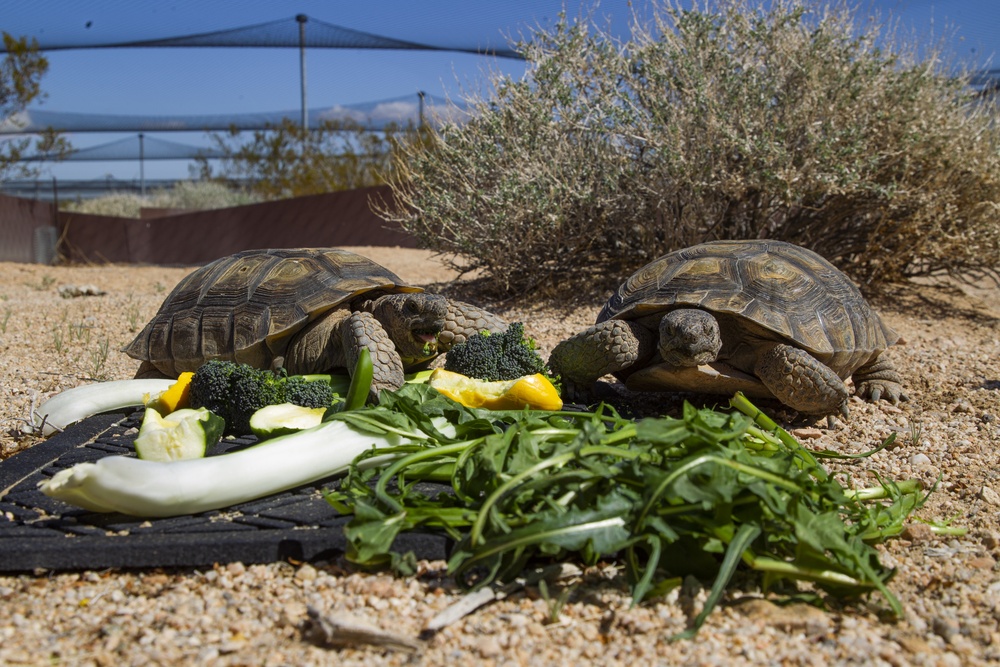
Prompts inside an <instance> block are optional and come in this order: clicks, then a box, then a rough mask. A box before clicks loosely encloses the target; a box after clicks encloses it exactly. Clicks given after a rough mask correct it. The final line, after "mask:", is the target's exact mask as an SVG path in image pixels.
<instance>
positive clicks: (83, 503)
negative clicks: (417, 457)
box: [39, 421, 409, 517]
mask: <svg viewBox="0 0 1000 667" xmlns="http://www.w3.org/2000/svg"><path fill="white" fill-rule="evenodd" d="M406 442H409V440H408V439H406V438H403V437H401V436H399V435H394V434H388V435H375V434H372V433H365V432H363V431H360V430H358V429H355V428H353V427H351V426H349V425H348V424H346V423H344V422H342V421H331V422H327V423H325V424H321V425H319V426H316V427H314V428H311V429H308V430H305V431H300V432H298V433H293V434H291V435H285V436H281V437H278V438H274V439H271V440H267V441H265V442H264V443H262V444H259V445H255V446H253V447H249V448H247V449H244V450H240V451H237V452H233V453H230V454H222V455H219V456H209V457H206V458H201V459H190V460H184V461H170V462H157V461H144V460H141V459H135V458H131V457H126V456H108V457H105V458H103V459H99V460H98V461H97V462H96V463H78V464H77V465H75V466H73V467H72V468H67V469H66V470H61V471H59V472H58V473H56V474H55V475H53V476H52V477H51V478H50V479H47V480H45V481H43V482H40V483H39V488H40V489H41V490H42V492H43V493H44V494H45V495H47V496H51V497H53V498H57V499H59V500H63V501H65V502H68V503H71V504H73V505H77V506H79V507H82V508H84V509H87V510H91V511H94V512H121V513H123V514H129V515H132V516H144V517H166V516H177V515H181V514H195V513H198V512H207V511H210V510H216V509H222V508H224V507H229V506H231V505H235V504H238V503H242V502H247V501H250V500H254V499H256V498H262V497H264V496H268V495H271V494H274V493H279V492H281V491H286V490H288V489H291V488H294V487H296V486H300V485H302V484H308V483H310V482H314V481H316V480H319V479H323V478H325V477H330V476H331V475H336V474H339V473H343V472H345V471H346V470H347V468H348V466H349V465H350V464H351V462H352V461H353V460H354V459H355V457H357V456H358V455H359V454H362V453H363V452H365V451H367V450H369V449H371V448H372V447H378V448H381V447H393V446H397V445H400V444H404V443H406ZM380 458H384V457H376V458H373V459H371V463H372V464H375V463H377V462H378V460H379V459H380Z"/></svg>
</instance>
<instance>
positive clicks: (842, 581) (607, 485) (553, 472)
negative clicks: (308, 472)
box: [326, 385, 926, 635]
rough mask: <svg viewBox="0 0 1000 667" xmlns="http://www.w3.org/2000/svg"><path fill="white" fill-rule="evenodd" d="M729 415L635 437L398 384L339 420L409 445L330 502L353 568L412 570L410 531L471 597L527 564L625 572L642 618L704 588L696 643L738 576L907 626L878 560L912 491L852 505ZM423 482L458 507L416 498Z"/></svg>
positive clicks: (913, 504) (364, 461) (644, 425)
mask: <svg viewBox="0 0 1000 667" xmlns="http://www.w3.org/2000/svg"><path fill="white" fill-rule="evenodd" d="M732 406H733V407H734V408H736V410H735V411H733V412H731V413H728V412H720V411H714V410H709V409H700V410H699V409H695V408H694V407H693V406H691V405H685V407H684V411H683V416H682V417H681V418H679V419H677V418H669V417H662V418H649V419H643V420H641V421H632V420H628V419H624V418H622V417H621V416H619V415H618V414H617V413H615V412H614V411H613V410H612V409H610V408H608V407H606V406H599V407H598V408H597V409H595V411H593V412H568V411H560V412H546V411H523V412H502V413H501V412H489V411H482V410H472V409H467V408H464V407H462V406H460V405H458V404H457V403H454V402H453V401H450V400H447V399H445V398H443V397H441V396H440V395H437V394H436V393H435V392H434V391H433V390H431V389H430V388H428V387H426V386H422V385H408V386H406V387H404V388H403V389H402V390H400V391H399V392H395V393H392V394H388V393H386V394H383V396H382V403H381V405H379V406H378V407H376V408H370V409H364V410H358V411H354V412H345V413H340V414H338V415H336V417H335V418H337V419H343V420H345V421H347V422H349V423H350V424H351V425H353V426H355V427H356V428H361V429H364V430H366V431H370V432H372V433H376V434H382V435H384V434H392V433H395V434H399V435H403V436H404V437H406V438H410V439H412V440H413V444H409V445H406V446H402V447H397V448H392V449H385V448H382V449H379V450H378V452H377V453H376V452H372V453H371V454H363V455H362V456H360V457H358V459H356V460H355V462H354V464H353V465H352V467H351V470H350V472H349V474H348V475H347V477H346V478H345V479H344V480H343V481H342V483H341V485H340V487H339V489H338V490H336V491H327V492H326V495H327V499H328V500H329V501H330V502H331V503H332V504H333V505H334V506H335V507H336V508H337V509H338V510H340V511H341V512H345V513H351V514H353V515H354V516H353V517H352V519H351V521H350V523H349V525H348V527H347V535H348V539H349V543H350V549H351V552H350V554H349V556H350V558H351V559H353V560H354V561H355V562H357V563H359V564H364V565H384V564H387V563H390V562H392V563H394V564H396V565H399V564H401V563H405V560H406V559H405V554H397V553H394V552H393V550H392V545H393V541H394V539H395V537H396V536H397V535H398V534H399V533H400V532H402V531H409V530H413V529H420V530H430V531H440V532H443V533H446V534H447V535H449V536H450V537H452V538H453V539H454V540H455V542H456V545H455V548H454V551H453V553H452V555H451V558H450V560H449V569H450V571H451V572H452V573H453V574H455V575H456V577H457V578H459V580H460V581H462V582H463V583H465V584H467V585H471V586H483V585H486V584H488V583H490V582H494V581H511V580H513V578H514V577H516V576H517V575H518V574H519V573H520V572H521V571H522V569H523V568H524V566H525V565H526V564H527V562H528V561H529V560H531V559H536V558H559V559H564V558H577V559H579V560H582V561H583V562H584V563H585V564H593V563H595V562H597V561H599V560H600V559H605V558H612V557H614V558H618V559H620V561H621V562H622V563H623V564H624V568H625V571H626V573H627V576H628V579H629V582H630V585H631V591H632V597H633V602H635V603H638V602H640V601H642V600H644V599H646V598H648V597H652V596H656V595H660V594H663V593H665V592H667V591H668V590H670V589H671V588H672V587H674V586H676V585H679V583H680V581H681V579H682V578H683V577H684V576H686V575H694V576H697V577H699V578H701V579H709V580H712V579H714V583H713V585H712V589H711V593H710V595H709V599H708V601H707V603H706V605H705V608H704V610H703V611H702V612H701V614H700V615H699V616H698V617H697V618H696V619H695V621H694V623H693V627H692V628H691V629H690V630H689V631H688V633H686V634H688V635H690V634H693V633H694V632H696V631H697V629H698V627H700V625H701V624H702V623H703V622H704V620H705V617H706V616H707V615H708V614H709V613H710V612H711V610H712V608H713V607H714V606H715V605H716V604H717V603H718V601H719V599H720V597H721V595H722V593H723V591H724V589H725V588H726V586H727V585H728V584H729V582H730V581H731V579H732V577H733V575H734V573H736V571H737V570H738V569H739V568H740V567H741V566H742V567H743V568H745V569H747V570H748V571H750V572H757V573H759V574H760V576H761V585H762V586H764V587H765V588H767V589H771V588H774V587H775V586H776V585H783V584H787V583H790V582H795V581H810V582H813V583H814V584H815V586H816V587H818V589H820V590H822V591H825V592H826V593H827V594H829V595H832V596H834V597H837V598H841V599H846V598H853V597H857V596H861V595H864V594H867V593H870V592H871V591H873V590H877V591H879V592H881V594H882V595H883V596H884V597H885V599H886V600H887V601H888V604H889V606H890V607H891V609H892V612H893V613H894V614H896V615H898V614H900V613H901V611H902V609H901V606H900V603H899V601H898V599H897V598H896V597H895V595H893V593H892V592H891V591H890V590H889V589H888V588H887V582H888V581H889V579H890V578H891V576H892V574H893V572H892V570H890V569H888V568H886V567H885V566H883V565H882V564H881V563H880V561H879V556H878V552H877V551H876V549H875V548H874V547H873V546H872V544H873V543H874V542H877V541H879V540H882V539H884V538H886V537H888V536H891V535H895V534H897V533H898V532H899V531H900V530H901V529H902V526H903V523H904V521H905V520H906V518H907V517H908V516H909V515H910V514H911V513H912V512H913V511H914V510H915V509H917V508H919V507H920V506H922V504H923V503H924V501H925V500H926V497H925V496H924V495H923V494H922V493H921V491H920V487H919V484H918V483H916V482H915V481H903V482H899V483H894V482H891V481H887V480H880V484H879V486H878V487H875V488H873V489H865V490H861V491H852V490H850V489H848V488H846V487H845V486H843V485H842V484H841V483H840V482H838V481H837V480H836V479H835V478H834V477H833V476H831V475H830V474H828V472H827V471H826V470H825V469H824V468H823V467H822V466H821V465H820V464H819V463H818V461H817V460H816V458H815V456H814V455H813V454H812V453H811V452H809V451H808V450H806V449H805V448H803V447H802V446H801V445H799V443H798V442H797V441H796V440H795V439H794V438H792V437H791V436H790V435H789V434H788V433H787V432H785V431H783V430H782V429H780V428H779V427H777V425H776V424H774V422H773V421H771V420H770V419H769V418H768V417H766V416H765V415H763V414H762V413H760V412H759V411H758V410H757V409H756V408H755V407H754V406H753V405H752V404H750V402H749V401H747V400H746V399H745V398H744V397H743V396H742V395H739V394H737V395H736V397H735V398H734V399H733V401H732ZM387 454H389V455H390V456H391V459H390V460H389V462H385V460H380V461H379V462H374V461H371V460H369V459H371V458H372V457H373V456H379V457H384V456H386V455H387ZM427 480H432V481H444V482H446V483H448V484H450V487H451V489H452V491H453V493H427V492H423V491H422V490H423V489H426V488H427V487H426V485H425V486H421V485H418V482H420V481H427ZM875 500H878V501H879V502H873V501H875Z"/></svg>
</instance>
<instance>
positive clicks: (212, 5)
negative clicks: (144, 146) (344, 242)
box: [0, 0, 1000, 179]
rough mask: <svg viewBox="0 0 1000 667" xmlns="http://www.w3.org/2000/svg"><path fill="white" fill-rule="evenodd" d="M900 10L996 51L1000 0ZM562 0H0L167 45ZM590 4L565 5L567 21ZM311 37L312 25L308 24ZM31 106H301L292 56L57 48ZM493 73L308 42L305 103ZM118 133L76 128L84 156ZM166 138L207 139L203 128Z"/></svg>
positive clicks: (443, 39) (456, 59)
mask: <svg viewBox="0 0 1000 667" xmlns="http://www.w3.org/2000/svg"><path fill="white" fill-rule="evenodd" d="M863 1H864V5H865V6H867V5H872V6H875V7H877V8H878V9H879V10H880V11H881V12H882V13H883V14H885V13H888V12H891V13H892V14H893V15H895V16H897V17H898V18H899V19H900V21H901V23H902V26H903V27H904V29H907V30H911V31H912V33H913V35H914V36H915V38H917V39H918V40H922V41H927V40H930V39H934V38H936V37H942V36H947V37H948V38H949V41H950V43H951V44H952V45H953V50H954V52H955V55H956V56H958V57H959V58H968V59H970V60H971V61H973V62H974V63H975V64H976V65H977V66H980V67H998V66H1000V64H997V63H995V62H993V61H992V60H990V59H991V58H992V57H993V56H994V51H998V50H1000V0H863ZM563 6H564V3H563V1H562V0H490V1H485V0H422V1H415V0H364V1H358V0H354V1H353V2H344V1H341V0H325V1H321V0H295V1H294V2H287V1H281V2H279V1H273V0H272V1H264V0H242V1H239V2H236V1H234V0H226V1H220V0H158V1H156V2H149V1H146V0H99V1H98V0H0V30H4V31H6V32H9V33H11V34H13V35H15V36H21V35H28V36H31V37H35V38H37V39H38V40H39V41H40V42H41V43H42V44H43V46H44V45H45V44H48V43H66V42H71V43H88V42H89V43H98V42H102V41H106V42H116V41H132V40H138V39H149V38H157V37H172V36H177V35H185V34H192V33H204V32H211V31H215V30H226V29H232V28H239V27H244V26H248V25H253V24H259V23H265V22H269V21H274V20H279V19H288V18H290V17H294V16H295V15H296V14H299V13H304V14H306V15H308V16H309V17H310V18H312V19H318V20H321V21H325V22H327V23H331V24H336V25H339V26H343V27H347V28H352V29H355V30H361V31H366V32H370V33H374V34H377V35H382V36H387V37H394V38H398V39H404V40H407V41H413V42H423V43H435V44H463V43H468V44H490V43H492V44H499V45H503V44H504V43H505V41H506V37H507V36H509V35H515V36H516V35H518V34H525V32H526V31H527V30H529V29H530V28H531V27H532V26H543V27H544V26H549V25H551V24H552V23H553V22H554V21H555V20H556V18H557V15H558V12H559V11H560V10H561V9H562V8H563ZM590 6H591V4H590V3H589V2H573V1H572V0H571V1H570V2H568V3H567V4H566V5H565V7H566V10H567V13H568V14H569V15H571V16H575V15H578V14H579V13H580V11H581V8H586V7H590ZM648 9H649V5H648V2H647V0H632V1H631V2H629V0H602V1H601V2H600V4H599V5H598V6H597V9H596V10H595V11H596V14H597V16H599V17H601V20H602V21H603V20H605V19H606V20H609V21H610V22H611V23H610V25H611V27H612V29H613V30H614V31H618V32H624V31H626V30H627V28H628V25H629V22H630V16H631V12H632V11H636V12H639V13H640V14H642V13H643V12H647V11H648ZM307 30H308V24H307ZM46 55H47V57H48V59H49V63H50V69H49V73H48V75H47V76H46V77H45V78H44V79H43V81H42V87H43V89H44V91H45V93H46V94H47V98H46V99H45V101H44V103H42V104H41V105H38V104H35V105H33V107H34V108H39V109H45V110H49V111H73V112H86V113H102V114H105V113H106V114H143V115H147V114H157V115H161V114H184V115H188V114H190V115H197V114H228V113H246V112H263V111H279V110H285V109H297V108H298V106H299V101H300V86H299V53H298V49H295V48H247V47H242V48H113V49H72V50H52V51H48V52H47V53H46ZM491 70H499V71H502V72H505V73H508V74H512V75H515V76H517V75H519V74H520V73H522V72H523V70H524V65H523V63H521V62H520V61H516V60H511V59H506V58H493V57H488V56H480V55H473V54H465V53H454V52H422V51H398V50H369V49H321V48H312V49H309V50H308V51H307V55H306V79H307V84H308V85H307V91H308V92H307V95H308V106H310V107H322V106H333V105H343V104H353V103H363V102H372V101H376V100H382V99H389V98H395V97H400V96H406V95H413V96H414V97H415V96H416V93H417V91H421V90H422V91H426V92H427V93H429V94H431V95H438V96H444V95H450V96H452V97H460V96H461V95H462V94H463V90H476V89H479V88H481V87H482V85H483V82H484V81H485V80H486V79H487V78H488V73H489V71H491ZM123 136H125V135H122V134H89V133H87V134H84V133H80V134H74V135H71V136H70V137H69V138H70V140H71V141H72V142H73V144H74V146H76V147H80V148H84V147H87V146H93V145H96V144H102V143H106V142H108V141H113V140H116V139H120V138H122V137H123ZM156 136H157V137H158V138H162V139H167V140H170V141H178V142H183V143H190V144H205V143H206V142H205V138H204V136H203V135H201V134H200V133H194V134H189V133H160V134H158V135H156ZM144 172H145V177H146V178H147V179H157V178H185V177H187V175H188V168H187V162H184V161H146V163H145V166H144ZM108 175H111V176H113V177H115V178H120V179H138V178H139V165H138V163H137V162H132V161H125V162H77V163H64V164H60V165H53V166H51V167H50V168H49V169H48V171H47V177H51V176H56V177H57V178H60V179H64V178H65V179H78V178H79V179H103V178H105V177H106V176H108Z"/></svg>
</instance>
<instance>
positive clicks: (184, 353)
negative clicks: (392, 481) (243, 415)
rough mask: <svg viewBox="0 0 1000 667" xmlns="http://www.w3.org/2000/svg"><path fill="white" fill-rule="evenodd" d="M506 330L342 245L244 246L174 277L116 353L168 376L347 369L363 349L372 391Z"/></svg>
mask: <svg viewBox="0 0 1000 667" xmlns="http://www.w3.org/2000/svg"><path fill="white" fill-rule="evenodd" d="M506 327H507V324H506V323H505V322H504V321H503V320H502V319H500V318H499V317H497V316H495V315H493V314H491V313H488V312H485V311H483V310H481V309H479V308H477V307H475V306H472V305H470V304H467V303H462V302H459V301H452V300H449V299H446V298H445V297H443V296H440V295H434V294H428V293H425V292H423V290H421V288H419V287H413V286H411V285H406V284H405V283H403V281H402V280H401V279H400V278H399V277H398V276H397V275H396V274H394V273H393V272H392V271H389V270H388V269H386V268H385V267H383V266H380V265H379V264H376V263H375V262H373V261H371V260H370V259H367V258H366V257H362V256H361V255H357V254H355V253H352V252H348V251H346V250H339V249H334V248H291V249H276V250H247V251H244V252H239V253H236V254H234V255H230V256H228V257H223V258H221V259H218V260H216V261H214V262H212V263H210V264H207V265H205V266H203V267H201V268H200V269H198V270H196V271H194V272H193V273H191V274H189V275H188V276H187V277H185V278H184V279H183V280H181V282H180V283H178V284H177V286H176V287H175V288H174V290H173V291H172V292H171V293H170V294H169V295H168V296H167V298H166V299H165V300H164V302H163V305H161V306H160V310H159V312H157V314H156V315H155V316H154V317H153V319H152V320H151V321H150V322H149V324H147V325H146V327H145V328H144V329H143V330H142V331H141V332H140V333H139V335H137V336H136V337H135V340H133V341H132V342H131V343H130V344H129V345H128V347H126V348H125V352H126V353H127V354H128V355H129V356H131V357H133V358H135V359H139V360H141V361H142V362H143V363H142V364H141V366H140V367H139V370H138V372H137V373H136V377H152V376H166V377H177V375H178V374H180V373H182V372H184V371H193V370H196V369H197V368H198V367H199V366H200V365H202V364H203V363H204V362H205V361H208V360H209V359H225V360H230V361H237V362H241V363H247V364H250V365H252V366H255V367H258V368H272V369H277V368H279V367H283V368H285V369H286V370H287V371H288V373H289V374H293V375H294V374H305V373H324V372H329V371H331V370H337V369H347V370H348V371H349V372H350V371H351V370H353V368H354V364H355V362H356V361H357V358H358V355H359V354H360V350H361V348H362V347H367V348H368V349H369V350H370V351H371V357H372V361H373V363H374V366H375V379H374V382H373V387H372V391H373V394H375V395H377V393H378V391H379V390H381V389H396V388H399V387H400V386H401V385H402V383H403V376H404V373H406V372H410V371H412V370H417V369H419V368H422V367H425V366H426V365H427V364H428V363H429V362H430V360H432V359H433V358H434V357H436V356H437V355H438V354H441V353H443V352H447V350H448V349H449V348H450V347H451V346H452V345H454V344H456V343H459V342H462V341H464V340H465V338H466V337H467V336H468V335H470V334H471V333H474V332H477V331H481V330H484V329H487V330H490V331H502V330H504V329H505V328H506Z"/></svg>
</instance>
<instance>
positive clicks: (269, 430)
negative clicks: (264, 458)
mask: <svg viewBox="0 0 1000 667" xmlns="http://www.w3.org/2000/svg"><path fill="white" fill-rule="evenodd" d="M326 410H327V409H326V408H306V407H303V406H301V405H295V404H294V403H280V404H278V405H266V406H264V407H263V408H261V409H260V410H258V411H257V412H255V413H253V415H251V417H250V430H251V431H253V434H254V435H255V436H257V437H258V438H260V439H261V440H266V439H267V438H276V437H278V436H279V435H287V434H289V433H295V432H296V431H302V430H305V429H307V428H312V427H313V426H319V424H320V422H322V421H323V414H324V413H325V412H326Z"/></svg>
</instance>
